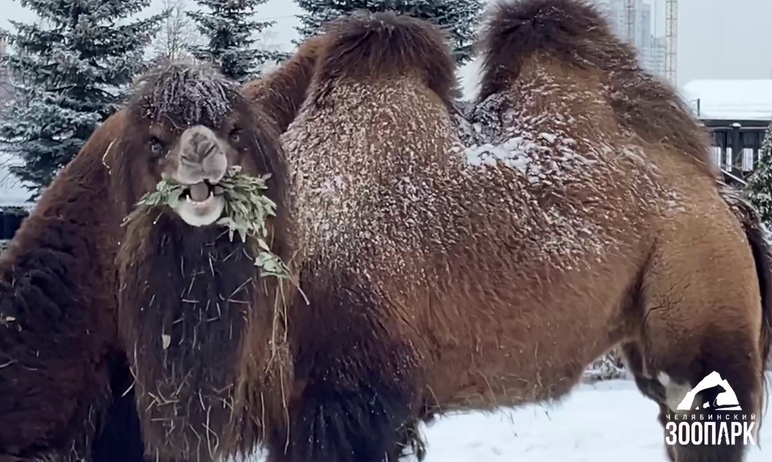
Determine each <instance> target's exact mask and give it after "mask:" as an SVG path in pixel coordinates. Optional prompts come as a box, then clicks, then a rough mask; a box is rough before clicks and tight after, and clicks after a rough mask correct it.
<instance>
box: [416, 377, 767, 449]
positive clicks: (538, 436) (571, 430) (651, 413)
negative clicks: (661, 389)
mask: <svg viewBox="0 0 772 462" xmlns="http://www.w3.org/2000/svg"><path fill="white" fill-rule="evenodd" d="M770 379H772V375H770ZM770 410H772V406H770ZM767 417H769V419H772V413H770V416H767ZM425 435H426V438H427V440H428V441H427V442H428V448H427V456H426V462H514V461H517V462H584V461H586V462H611V461H613V462H619V461H624V462H644V461H645V462H653V461H663V462H664V461H666V460H667V458H666V456H665V453H664V451H665V449H664V441H663V436H662V430H661V427H660V425H659V423H658V422H657V406H656V405H655V404H654V403H653V402H651V401H649V400H647V399H646V398H644V397H643V396H642V395H641V394H640V393H639V392H638V390H637V389H636V388H635V383H634V382H632V381H629V380H613V381H608V382H601V383H598V384H595V385H580V386H578V387H577V388H576V389H575V390H574V392H573V393H572V394H571V395H570V396H568V397H567V398H566V399H564V400H563V401H561V402H560V403H559V404H556V405H552V406H528V407H524V408H520V409H518V410H514V411H506V412H500V413H495V414H481V413H474V414H466V415H456V416H452V417H445V418H442V419H439V420H438V421H436V422H435V423H434V424H433V425H431V426H429V427H428V428H427V429H425ZM760 443H761V447H762V448H763V449H759V447H757V446H754V447H752V448H751V449H750V450H749V452H748V458H747V459H746V461H747V462H762V461H770V460H772V448H771V447H772V420H770V421H769V422H766V423H764V424H763V425H762V427H761V435H760Z"/></svg>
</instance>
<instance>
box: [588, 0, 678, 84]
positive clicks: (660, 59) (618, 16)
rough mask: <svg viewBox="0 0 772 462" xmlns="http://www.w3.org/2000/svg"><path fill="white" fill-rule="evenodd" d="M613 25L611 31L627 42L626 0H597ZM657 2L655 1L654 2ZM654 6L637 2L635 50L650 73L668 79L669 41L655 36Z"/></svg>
mask: <svg viewBox="0 0 772 462" xmlns="http://www.w3.org/2000/svg"><path fill="white" fill-rule="evenodd" d="M596 1H597V2H598V5H599V6H600V8H601V10H602V11H603V12H604V13H605V14H606V17H607V19H608V21H609V23H610V24H611V29H612V30H613V31H614V33H615V34H616V35H617V36H618V37H619V38H621V39H622V40H625V41H627V13H626V11H625V0H596ZM652 1H655V0H652ZM653 13H654V12H653V11H652V5H651V4H650V3H646V2H644V1H643V0H635V48H636V49H637V50H638V60H639V62H640V63H641V66H643V67H644V68H645V69H647V70H648V71H649V72H652V73H654V74H657V75H659V76H661V77H663V78H664V77H666V72H665V67H666V62H667V61H666V54H667V40H666V39H665V37H658V36H655V35H654V31H653V28H652V22H653V20H655V18H654V14H653Z"/></svg>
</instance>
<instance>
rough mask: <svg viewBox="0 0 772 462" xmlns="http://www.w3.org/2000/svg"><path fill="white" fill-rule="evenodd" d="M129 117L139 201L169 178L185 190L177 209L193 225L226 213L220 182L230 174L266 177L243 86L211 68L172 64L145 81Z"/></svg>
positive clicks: (131, 167) (127, 158) (128, 149)
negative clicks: (235, 169)
mask: <svg viewBox="0 0 772 462" xmlns="http://www.w3.org/2000/svg"><path fill="white" fill-rule="evenodd" d="M129 113H130V117H131V118H132V119H133V120H134V121H135V122H136V123H133V124H132V127H135V128H134V130H136V131H135V133H132V134H131V135H130V138H131V140H130V141H129V142H128V144H129V145H130V146H124V148H123V162H126V163H128V165H124V168H125V169H126V170H127V172H126V173H128V175H129V176H130V178H127V180H128V181H129V182H130V183H131V185H132V188H131V189H132V191H131V192H130V194H129V196H130V198H129V200H131V201H132V203H136V201H137V200H138V199H139V197H140V196H142V195H143V194H145V193H148V192H151V191H153V190H155V189H156V185H157V184H158V182H159V181H161V180H162V179H166V180H167V181H171V182H172V183H177V184H180V185H184V190H183V191H182V193H181V194H180V196H179V200H176V201H174V203H173V204H171V207H172V209H173V210H174V211H175V212H176V213H177V214H178V215H179V216H180V218H182V220H183V221H185V222H186V223H187V224H189V225H191V226H197V227H198V226H207V225H211V224H213V223H215V222H216V221H217V220H218V219H219V218H220V216H221V215H222V213H223V210H224V208H225V198H224V197H223V189H222V188H221V187H219V186H218V183H219V182H220V181H221V180H222V179H223V178H224V177H225V175H226V174H227V172H228V170H229V168H231V167H234V166H237V165H238V166H241V168H242V171H243V172H244V173H247V174H250V175H255V176H257V175H260V174H261V173H265V172H264V171H263V172H260V169H259V168H258V163H260V157H261V154H262V150H261V143H260V140H261V139H262V137H261V136H259V133H254V132H255V130H259V128H258V127H259V126H260V124H259V122H258V120H257V117H256V116H255V115H254V114H253V113H252V111H251V110H250V109H249V106H248V105H247V103H246V101H244V100H243V98H242V97H241V96H240V94H239V91H238V87H237V86H236V84H235V83H233V82H230V81H228V80H226V79H225V78H224V77H222V76H221V75H219V74H217V73H216V72H215V71H214V70H212V69H210V68H208V67H204V66H190V65H171V66H168V67H165V68H162V69H160V70H158V71H156V72H152V73H150V74H148V75H146V76H144V77H143V78H142V80H141V81H140V82H139V85H138V87H137V92H136V95H135V97H134V99H133V100H132V102H131V104H130V105H129Z"/></svg>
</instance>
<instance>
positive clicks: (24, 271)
mask: <svg viewBox="0 0 772 462" xmlns="http://www.w3.org/2000/svg"><path fill="white" fill-rule="evenodd" d="M119 120H120V117H114V118H111V119H110V120H108V121H107V122H105V123H104V124H102V126H101V127H100V128H99V129H98V131H97V133H98V135H97V136H94V137H92V139H91V140H89V142H88V143H86V145H85V146H84V147H83V149H82V150H81V152H80V153H79V154H78V156H77V157H76V158H75V159H74V160H73V161H72V162H71V163H70V164H69V165H68V166H67V167H66V168H65V169H64V170H63V171H62V172H61V173H60V174H59V175H58V177H57V178H56V180H55V181H54V182H53V183H52V184H51V185H50V186H49V187H48V188H47V190H46V191H45V192H44V194H43V195H42V196H41V198H40V200H39V201H38V203H37V205H36V207H35V210H34V211H33V213H32V214H31V215H30V216H29V217H28V218H27V219H26V220H25V221H24V222H23V224H22V226H21V229H19V231H18V232H17V233H16V236H15V237H14V239H13V241H12V243H11V245H10V248H9V249H8V250H6V251H5V252H3V253H2V256H0V460H1V461H3V462H11V461H14V462H16V461H39V460H46V461H52V462H53V461H55V462H65V461H80V460H93V461H97V462H107V461H115V462H123V461H126V462H129V461H131V462H137V461H140V462H141V461H142V460H143V458H142V441H141V439H140V435H139V426H138V425H137V422H136V420H135V419H134V417H133V414H135V412H133V409H132V408H133V401H134V400H133V395H132V394H131V391H130V390H131V388H130V387H131V382H132V380H131V378H130V376H129V373H128V365H127V363H126V358H125V356H124V354H123V352H122V349H121V348H120V345H119V344H118V339H117V329H116V322H115V316H116V308H117V307H116V300H115V293H116V290H117V286H116V280H115V267H114V264H113V258H114V256H115V254H116V252H117V250H118V240H119V237H118V236H119V233H120V228H119V225H120V216H118V214H117V213H116V207H115V204H114V202H113V201H112V200H111V198H110V195H109V187H110V186H109V185H110V178H109V175H108V172H107V169H105V167H104V166H103V164H102V155H103V154H104V152H105V150H106V149H107V146H108V144H109V141H108V140H109V138H110V136H114V135H116V134H117V133H118V132H119V131H121V130H123V127H122V126H121V123H120V121H119ZM127 390H128V392H127ZM117 448H121V450H119V451H116V449H117Z"/></svg>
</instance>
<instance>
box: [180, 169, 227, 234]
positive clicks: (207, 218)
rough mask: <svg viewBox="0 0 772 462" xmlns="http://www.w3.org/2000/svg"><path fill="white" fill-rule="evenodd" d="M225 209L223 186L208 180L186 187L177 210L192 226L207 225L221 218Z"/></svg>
mask: <svg viewBox="0 0 772 462" xmlns="http://www.w3.org/2000/svg"><path fill="white" fill-rule="evenodd" d="M224 209H225V198H224V197H223V188H222V187H220V186H218V185H217V184H216V183H215V184H212V183H210V182H209V181H207V180H204V181H200V182H198V183H196V184H192V185H190V186H188V187H186V188H185V190H184V191H183V193H182V195H181V196H180V202H179V203H178V204H177V206H176V207H175V211H176V212H177V214H178V215H179V216H180V218H182V220H183V221H184V222H185V223H187V224H189V225H190V226H197V227H198V226H207V225H211V224H212V223H214V222H216V221H217V220H219V219H220V216H221V215H222V212H223V210H224Z"/></svg>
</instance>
